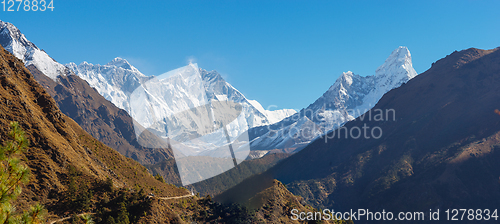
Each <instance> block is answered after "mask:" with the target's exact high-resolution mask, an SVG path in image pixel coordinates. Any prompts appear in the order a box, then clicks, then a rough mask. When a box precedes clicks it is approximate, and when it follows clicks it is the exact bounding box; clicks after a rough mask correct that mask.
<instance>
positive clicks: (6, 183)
mask: <svg viewBox="0 0 500 224" xmlns="http://www.w3.org/2000/svg"><path fill="white" fill-rule="evenodd" d="M10 127H11V131H10V133H9V136H8V137H9V140H8V141H7V142H6V143H5V144H4V145H3V146H0V223H9V224H10V223H30V224H31V223H43V217H44V216H45V214H46V213H47V211H46V210H45V209H44V208H43V206H41V205H39V204H37V205H35V206H33V207H32V208H31V209H30V210H29V211H24V212H22V213H18V212H16V211H15V209H14V206H13V205H12V202H13V201H15V200H16V198H17V197H18V196H19V195H20V194H21V192H22V185H23V184H26V183H28V181H29V178H30V170H29V168H28V167H27V166H26V165H24V164H22V163H21V160H20V159H19V157H20V156H21V155H22V153H24V152H26V150H27V148H28V146H29V144H30V143H29V141H28V139H27V138H26V136H25V134H24V131H23V130H22V129H21V128H20V127H19V124H18V123H17V122H11V123H10Z"/></svg>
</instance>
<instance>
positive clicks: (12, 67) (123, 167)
mask: <svg viewBox="0 0 500 224" xmlns="http://www.w3.org/2000/svg"><path fill="white" fill-rule="evenodd" d="M11 121H17V122H19V124H20V127H22V129H24V130H25V132H26V136H27V138H28V139H29V141H30V142H31V144H30V146H29V150H28V152H27V153H25V158H24V159H23V160H24V162H25V163H26V164H27V166H28V167H29V169H30V170H31V173H32V176H31V180H30V182H29V184H28V185H27V186H26V187H25V188H24V191H23V193H22V194H21V196H20V197H19V200H18V201H17V206H19V208H20V209H23V208H26V206H27V204H32V203H33V202H35V201H38V202H40V203H41V204H44V205H46V206H47V207H48V208H49V212H50V213H51V214H62V213H64V208H63V209H61V207H57V206H56V205H57V204H58V202H60V201H61V200H65V198H64V197H65V195H66V194H65V192H66V191H67V190H68V184H69V178H70V176H71V173H78V179H77V183H79V184H84V183H92V182H104V181H105V180H107V179H108V178H110V179H111V180H112V182H113V185H114V186H115V187H118V188H125V189H128V188H132V189H133V188H142V189H144V190H147V191H149V192H156V194H158V195H165V196H173V195H185V194H186V193H188V192H187V191H186V190H185V189H181V188H177V187H174V186H171V185H166V184H163V183H161V182H159V181H157V180H156V179H154V178H153V177H152V176H151V175H150V174H149V173H148V172H147V170H146V169H145V168H144V167H143V166H141V165H140V164H139V163H137V162H135V161H133V160H132V159H129V158H126V157H124V156H123V155H121V154H119V153H118V152H116V151H115V150H113V149H111V148H109V147H107V146H105V145H104V144H102V143H101V142H99V141H97V140H96V139H94V138H93V137H92V136H90V135H89V134H88V133H87V132H85V131H84V130H82V129H81V128H80V127H79V126H78V124H76V123H75V122H74V121H73V120H72V119H70V118H68V117H67V116H66V115H64V114H63V113H61V111H60V110H59V109H58V108H57V104H56V103H55V101H54V100H53V99H52V98H51V97H50V95H49V94H48V93H47V92H46V91H45V90H44V89H43V88H42V87H41V86H40V85H39V84H38V83H37V82H36V81H35V79H34V78H33V76H32V75H31V74H30V72H29V71H28V70H27V69H26V68H25V67H24V65H23V63H22V61H20V60H18V59H17V58H15V57H14V56H13V55H11V54H10V53H8V52H7V51H5V50H4V49H3V48H0V142H1V143H4V142H5V141H6V140H7V137H6V136H7V133H8V132H9V131H10V130H9V123H10V122H11ZM54 206H55V207H54ZM56 207H57V208H58V209H61V210H57V211H55V210H52V208H54V209H55V208H56Z"/></svg>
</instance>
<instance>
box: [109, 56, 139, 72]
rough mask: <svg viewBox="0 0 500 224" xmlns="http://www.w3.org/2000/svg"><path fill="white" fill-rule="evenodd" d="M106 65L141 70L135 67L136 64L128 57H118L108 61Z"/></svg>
mask: <svg viewBox="0 0 500 224" xmlns="http://www.w3.org/2000/svg"><path fill="white" fill-rule="evenodd" d="M106 66H116V67H119V68H123V69H128V70H132V71H135V72H139V70H138V69H137V68H135V67H134V66H132V65H131V64H130V63H129V62H128V61H127V60H126V59H123V58H120V57H116V58H115V59H113V60H112V61H110V62H108V63H107V64H106Z"/></svg>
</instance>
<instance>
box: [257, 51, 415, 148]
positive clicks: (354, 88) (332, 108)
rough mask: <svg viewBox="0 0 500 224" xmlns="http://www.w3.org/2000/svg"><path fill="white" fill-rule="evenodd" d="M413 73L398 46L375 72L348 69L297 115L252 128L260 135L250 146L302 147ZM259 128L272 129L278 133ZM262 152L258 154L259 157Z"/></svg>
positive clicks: (365, 108) (366, 107)
mask: <svg viewBox="0 0 500 224" xmlns="http://www.w3.org/2000/svg"><path fill="white" fill-rule="evenodd" d="M415 76H417V72H416V71H415V70H414V69H413V67H412V61H411V54H410V51H409V50H408V48H406V47H398V48H397V49H395V50H394V51H392V53H391V54H390V56H389V57H388V58H387V59H386V60H385V62H384V64H382V65H381V66H379V67H378V68H377V70H376V71H375V75H371V76H360V75H357V74H354V73H353V72H351V71H348V72H344V73H342V75H341V76H340V77H339V78H338V79H337V80H336V81H335V83H334V84H333V85H332V86H330V88H329V89H328V90H327V91H326V92H325V93H324V94H323V95H322V96H321V97H319V98H318V99H317V100H316V101H315V102H314V103H313V104H311V105H309V106H308V107H307V108H304V109H302V110H301V112H300V116H294V117H295V118H294V119H287V120H283V121H281V122H279V123H277V124H276V125H273V126H272V127H270V128H258V129H260V130H258V129H255V132H254V133H257V134H254V136H260V137H257V138H255V139H253V141H252V148H253V149H260V150H268V149H286V148H297V149H301V148H302V147H304V146H305V145H307V144H308V143H309V142H310V141H312V140H313V139H315V138H317V137H319V136H322V135H324V134H325V133H326V132H328V131H330V130H335V129H336V128H339V127H341V126H342V125H343V124H344V123H345V122H347V121H349V120H352V119H355V118H356V117H358V116H360V115H361V114H363V113H364V112H366V111H368V110H370V109H371V108H372V107H373V106H375V104H377V102H378V101H379V100H380V98H382V96H383V95H384V94H385V93H387V92H389V91H390V90H392V89H394V88H397V87H399V86H401V85H402V84H403V83H406V82H407V81H408V80H410V79H412V78H414V77H415ZM261 130H273V132H274V133H279V134H271V132H262V131H261ZM306 130H307V131H306ZM251 132H253V130H251ZM266 136H278V137H277V138H269V137H266ZM261 155H263V154H262V153H258V156H261Z"/></svg>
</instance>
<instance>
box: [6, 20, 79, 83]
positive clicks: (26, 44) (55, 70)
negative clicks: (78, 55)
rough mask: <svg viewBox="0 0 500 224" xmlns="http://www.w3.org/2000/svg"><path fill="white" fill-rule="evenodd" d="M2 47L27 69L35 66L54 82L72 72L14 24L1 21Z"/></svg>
mask: <svg viewBox="0 0 500 224" xmlns="http://www.w3.org/2000/svg"><path fill="white" fill-rule="evenodd" d="M0 45H2V46H3V47H4V48H5V50H7V51H9V52H10V53H12V54H13V55H14V56H16V57H17V58H19V59H20V60H22V61H23V62H24V64H25V66H26V67H28V66H29V65H34V66H35V67H36V68H37V69H38V70H40V71H41V72H42V73H43V74H45V75H47V76H48V77H50V78H51V79H52V80H56V79H57V76H59V75H67V74H69V72H70V71H69V70H68V69H67V68H66V67H65V66H64V65H62V64H60V63H58V62H56V61H55V60H54V59H52V58H51V57H50V56H49V55H48V54H47V53H45V51H43V50H41V49H39V48H38V47H37V46H36V45H35V44H33V43H32V42H30V41H29V40H28V39H26V37H25V36H24V34H23V33H21V31H20V30H19V29H18V28H17V27H16V26H14V25H13V24H12V23H7V22H3V21H0Z"/></svg>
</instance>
